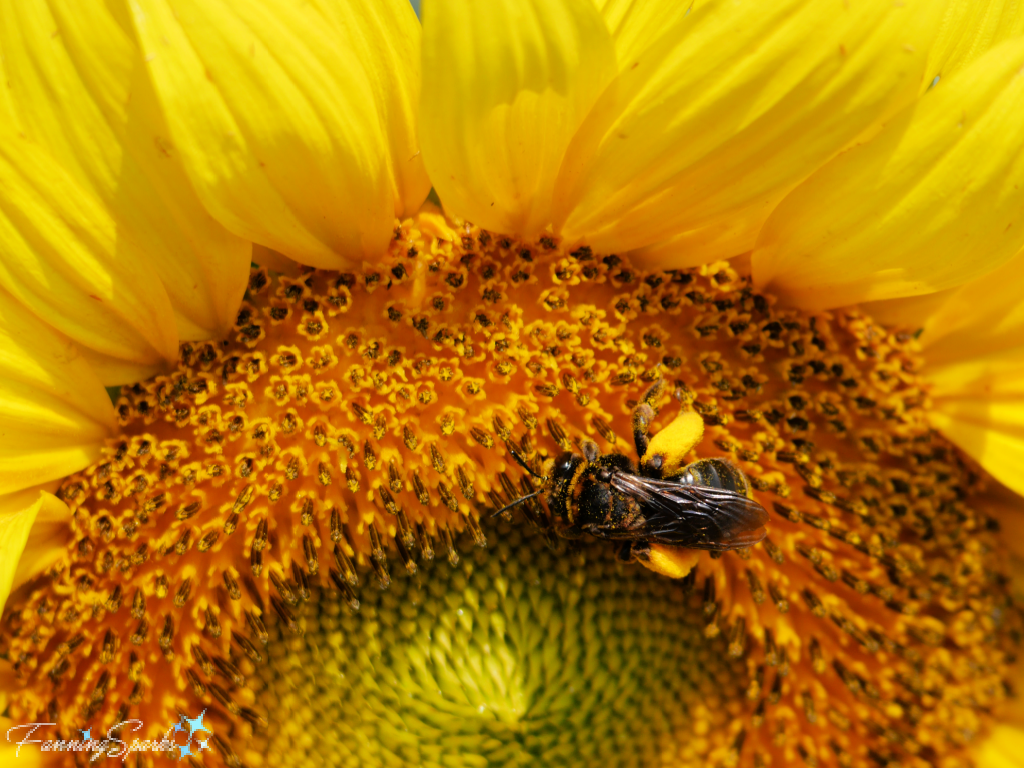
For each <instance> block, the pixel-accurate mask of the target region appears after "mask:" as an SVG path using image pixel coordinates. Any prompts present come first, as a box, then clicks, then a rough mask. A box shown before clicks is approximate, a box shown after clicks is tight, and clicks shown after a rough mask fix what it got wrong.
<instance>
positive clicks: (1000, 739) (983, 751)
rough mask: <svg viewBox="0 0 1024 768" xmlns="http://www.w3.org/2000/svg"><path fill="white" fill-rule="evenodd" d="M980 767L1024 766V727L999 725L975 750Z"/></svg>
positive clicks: (1014, 767)
mask: <svg viewBox="0 0 1024 768" xmlns="http://www.w3.org/2000/svg"><path fill="white" fill-rule="evenodd" d="M973 757H974V764H975V765H977V766H979V768H1024V728H1022V727H1020V726H1018V725H1002V724H1000V725H997V726H995V728H993V729H992V731H991V732H990V733H989V734H988V735H987V736H985V737H984V741H983V742H982V743H981V744H980V745H979V746H978V747H977V748H976V749H975V750H973Z"/></svg>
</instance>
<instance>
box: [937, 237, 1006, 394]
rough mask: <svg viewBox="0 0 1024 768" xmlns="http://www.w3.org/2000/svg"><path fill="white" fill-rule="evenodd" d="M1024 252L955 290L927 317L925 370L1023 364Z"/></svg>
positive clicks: (1001, 369)
mask: <svg viewBox="0 0 1024 768" xmlns="http://www.w3.org/2000/svg"><path fill="white" fill-rule="evenodd" d="M1022 290H1024V251H1022V252H1020V253H1018V254H1017V255H1016V256H1014V257H1013V258H1012V259H1010V260H1009V261H1008V262H1007V263H1006V264H1003V265H1002V266H1001V267H997V268H996V269H994V270H992V271H991V272H989V273H988V274H987V275H983V276H982V277H979V278H977V279H975V280H972V281H971V282H969V283H967V284H966V285H963V286H961V287H959V288H957V289H955V290H953V291H950V292H948V293H945V294H943V295H944V300H943V302H942V303H941V304H940V305H939V306H938V307H936V308H935V309H934V310H933V311H932V313H931V315H930V316H929V318H928V320H927V324H926V325H925V331H924V333H923V334H922V336H921V342H922V344H923V345H924V349H925V360H926V361H927V368H926V370H937V369H939V368H942V367H945V366H954V365H955V366H958V367H959V368H961V369H962V371H963V370H966V369H967V368H973V369H975V370H976V371H978V374H976V375H975V376H974V377H973V378H978V375H980V373H981V372H980V371H979V370H978V369H979V366H983V367H984V371H985V372H989V373H991V372H994V371H995V370H996V369H998V371H999V372H1006V371H1007V369H1008V368H1009V369H1013V368H1018V367H1019V368H1024V302H1022V301H1021V293H1022Z"/></svg>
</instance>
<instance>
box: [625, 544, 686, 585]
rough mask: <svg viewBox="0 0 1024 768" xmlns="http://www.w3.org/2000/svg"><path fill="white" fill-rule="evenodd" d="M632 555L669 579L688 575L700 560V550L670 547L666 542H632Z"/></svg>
mask: <svg viewBox="0 0 1024 768" xmlns="http://www.w3.org/2000/svg"><path fill="white" fill-rule="evenodd" d="M632 554H633V557H634V558H635V559H636V561H637V562H638V563H641V564H642V565H643V566H645V567H646V568H649V569H650V570H652V571H654V572H655V573H660V574H661V575H662V576H668V577H669V578H670V579H682V578H684V577H686V576H687V575H689V573H690V571H692V570H693V569H694V568H695V567H696V566H697V563H698V561H699V560H700V552H699V551H697V550H696V549H685V548H683V547H671V546H669V545H668V544H658V543H651V544H645V545H643V546H637V545H635V544H634V546H633V549H632Z"/></svg>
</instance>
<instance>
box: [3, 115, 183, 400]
mask: <svg viewBox="0 0 1024 768" xmlns="http://www.w3.org/2000/svg"><path fill="white" fill-rule="evenodd" d="M0 286H2V287H3V288H4V289H6V290H7V291H8V292H9V294H10V295H11V296H13V297H14V298H15V299H17V300H18V301H19V302H21V303H22V304H24V305H25V306H26V307H28V308H29V309H31V310H32V312H33V313H35V315H36V316H37V317H40V318H44V319H45V321H46V322H48V323H49V324H50V325H52V326H53V327H54V328H56V329H57V330H58V331H60V332H61V333H63V334H64V335H66V336H68V337H70V338H71V339H73V340H74V341H75V342H77V343H79V344H81V345H82V346H85V347H89V348H90V349H92V350H95V351H96V352H98V353H100V354H103V355H108V356H110V357H113V358H117V359H119V360H124V361H126V363H131V364H134V365H138V366H141V367H146V366H153V365H156V364H159V363H160V362H161V361H163V362H168V363H169V362H171V361H173V360H175V359H176V358H177V349H178V339H177V332H176V328H175V323H174V312H173V310H172V308H171V305H170V300H169V299H168V297H167V292H166V291H165V289H164V287H163V284H162V283H161V282H160V280H159V279H158V278H157V276H156V275H155V274H153V271H152V269H151V268H150V267H149V265H148V263H147V260H146V258H145V255H144V254H143V253H140V251H139V249H138V246H137V244H136V243H134V242H133V241H131V240H129V239H127V238H123V237H120V236H119V234H118V227H117V222H116V221H115V220H114V219H113V218H112V217H111V215H110V212H109V211H108V210H107V208H106V207H105V206H104V205H103V204H102V202H101V201H100V200H98V199H97V198H96V196H95V195H94V194H92V192H91V191H90V190H89V189H87V188H85V187H83V186H82V185H81V184H78V183H76V181H75V180H74V178H73V177H72V176H71V175H70V174H68V173H67V172H65V171H64V169H63V168H61V167H60V166H59V165H58V164H57V163H56V162H54V160H53V159H52V158H51V157H50V156H49V155H47V154H46V153H45V152H44V151H43V150H41V149H39V148H38V147H37V146H36V145H34V144H33V143H31V142H29V141H28V140H26V139H24V138H20V137H15V136H12V135H11V134H3V133H0ZM111 383H120V382H111Z"/></svg>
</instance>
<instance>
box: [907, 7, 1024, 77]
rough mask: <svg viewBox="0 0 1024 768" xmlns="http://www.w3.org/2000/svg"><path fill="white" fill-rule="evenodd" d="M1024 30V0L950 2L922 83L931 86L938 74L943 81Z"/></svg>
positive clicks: (930, 54) (1023, 32) (929, 56)
mask: <svg viewBox="0 0 1024 768" xmlns="http://www.w3.org/2000/svg"><path fill="white" fill-rule="evenodd" d="M1022 34H1024V4H1022V3H1021V0H953V1H952V2H950V3H948V4H947V5H946V15H945V17H944V18H943V19H942V24H941V26H940V27H939V33H938V35H937V36H936V38H935V43H934V44H933V45H932V47H931V50H930V51H929V52H928V66H927V70H926V71H927V77H926V78H925V80H924V82H923V83H922V86H923V87H924V88H930V87H931V86H932V83H933V82H934V79H935V78H936V77H938V78H939V80H940V82H941V79H942V78H944V77H949V76H950V75H952V74H953V73H954V72H958V71H960V70H961V69H964V68H965V67H966V66H967V65H968V64H970V63H971V62H973V61H974V60H975V59H977V58H978V57H980V56H981V55H982V54H984V53H986V52H987V51H989V50H991V49H992V48H995V47H996V46H997V45H999V44H1000V43H1002V42H1004V41H1005V40H1009V39H1010V38H1013V37H1017V36H1018V35H1022Z"/></svg>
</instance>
